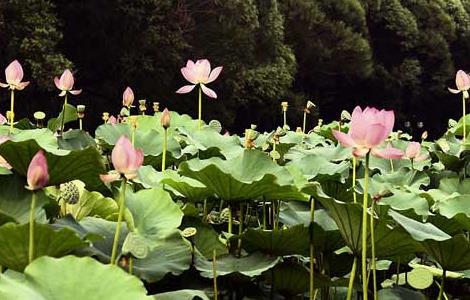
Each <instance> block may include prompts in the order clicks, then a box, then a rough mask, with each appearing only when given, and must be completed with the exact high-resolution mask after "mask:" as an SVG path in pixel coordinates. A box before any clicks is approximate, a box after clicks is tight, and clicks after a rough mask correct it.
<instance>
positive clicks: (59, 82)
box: [54, 69, 82, 97]
mask: <svg viewBox="0 0 470 300" xmlns="http://www.w3.org/2000/svg"><path fill="white" fill-rule="evenodd" d="M54 83H55V86H56V87H57V88H58V89H59V90H61V91H62V92H60V94H59V96H61V97H62V96H65V95H66V94H67V92H69V93H70V94H72V95H78V94H80V93H81V92H82V90H81V89H80V90H72V88H73V85H74V83H75V80H74V79H73V74H72V72H70V70H69V69H66V70H65V71H64V73H62V75H61V76H60V79H59V78H57V77H55V78H54Z"/></svg>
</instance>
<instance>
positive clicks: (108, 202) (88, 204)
mask: <svg viewBox="0 0 470 300" xmlns="http://www.w3.org/2000/svg"><path fill="white" fill-rule="evenodd" d="M67 212H68V213H70V214H72V215H73V216H74V218H75V219H76V220H81V219H83V218H84V217H87V216H91V217H101V218H104V219H108V220H114V219H117V213H118V206H117V203H116V201H114V199H112V198H109V197H105V196H103V195H102V194H100V193H98V192H89V191H87V190H83V191H82V192H81V195H80V198H79V200H78V202H77V203H76V204H67Z"/></svg>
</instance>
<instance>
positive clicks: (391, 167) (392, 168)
mask: <svg viewBox="0 0 470 300" xmlns="http://www.w3.org/2000/svg"><path fill="white" fill-rule="evenodd" d="M389 160H390V171H391V172H395V168H394V167H393V160H392V159H389Z"/></svg>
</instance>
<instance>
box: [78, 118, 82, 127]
mask: <svg viewBox="0 0 470 300" xmlns="http://www.w3.org/2000/svg"><path fill="white" fill-rule="evenodd" d="M78 126H79V128H80V130H83V120H82V119H78Z"/></svg>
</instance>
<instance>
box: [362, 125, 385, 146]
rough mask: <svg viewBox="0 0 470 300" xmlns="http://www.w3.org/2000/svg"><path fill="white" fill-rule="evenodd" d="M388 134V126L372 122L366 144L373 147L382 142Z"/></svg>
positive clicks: (367, 133) (368, 129)
mask: <svg viewBox="0 0 470 300" xmlns="http://www.w3.org/2000/svg"><path fill="white" fill-rule="evenodd" d="M387 136H388V132H387V128H386V127H385V126H384V125H382V124H371V125H369V127H368V128H367V132H366V136H365V140H364V144H362V145H363V146H366V147H367V148H373V147H375V146H378V145H380V144H382V143H383V142H384V141H385V139H386V138H387Z"/></svg>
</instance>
